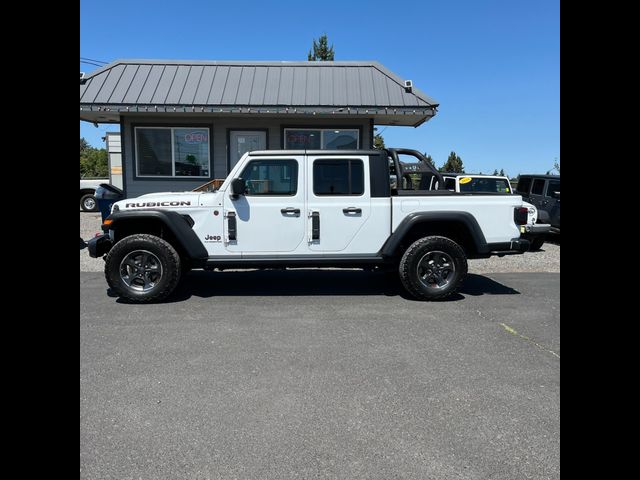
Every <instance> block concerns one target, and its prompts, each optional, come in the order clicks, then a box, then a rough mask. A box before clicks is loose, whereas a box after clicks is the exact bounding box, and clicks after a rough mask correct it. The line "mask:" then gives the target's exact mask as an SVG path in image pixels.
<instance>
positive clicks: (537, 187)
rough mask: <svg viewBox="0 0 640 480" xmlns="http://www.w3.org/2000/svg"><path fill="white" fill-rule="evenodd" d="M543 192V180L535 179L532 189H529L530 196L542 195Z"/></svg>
mask: <svg viewBox="0 0 640 480" xmlns="http://www.w3.org/2000/svg"><path fill="white" fill-rule="evenodd" d="M543 191H544V180H543V179H541V178H537V179H535V180H534V181H533V187H531V195H542V192H543Z"/></svg>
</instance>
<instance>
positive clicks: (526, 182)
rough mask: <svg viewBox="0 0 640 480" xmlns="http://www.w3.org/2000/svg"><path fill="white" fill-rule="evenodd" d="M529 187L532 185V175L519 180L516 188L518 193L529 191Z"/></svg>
mask: <svg viewBox="0 0 640 480" xmlns="http://www.w3.org/2000/svg"><path fill="white" fill-rule="evenodd" d="M529 187H531V177H525V178H521V179H520V180H518V186H517V187H516V190H517V191H518V193H529Z"/></svg>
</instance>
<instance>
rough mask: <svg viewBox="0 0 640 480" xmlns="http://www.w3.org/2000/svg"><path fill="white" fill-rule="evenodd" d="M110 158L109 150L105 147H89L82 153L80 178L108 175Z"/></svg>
mask: <svg viewBox="0 0 640 480" xmlns="http://www.w3.org/2000/svg"><path fill="white" fill-rule="evenodd" d="M108 165H109V160H108V156H107V150H106V149H104V148H93V147H87V149H86V150H85V151H84V153H83V154H81V155H80V178H82V177H108V176H109V168H108Z"/></svg>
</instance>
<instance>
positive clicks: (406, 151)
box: [385, 148, 445, 190]
mask: <svg viewBox="0 0 640 480" xmlns="http://www.w3.org/2000/svg"><path fill="white" fill-rule="evenodd" d="M385 150H386V151H387V153H388V154H389V156H390V157H391V159H392V160H393V163H394V164H395V166H396V172H397V174H398V179H400V178H401V177H402V168H400V159H399V158H398V155H411V156H412V157H416V158H417V159H418V160H420V161H421V162H422V163H423V164H424V165H425V166H426V167H427V168H428V169H429V170H431V172H433V174H434V175H435V176H436V178H437V179H438V190H445V188H444V178H443V177H442V174H441V173H440V172H439V171H438V170H436V169H435V167H434V166H433V165H431V162H429V161H427V158H426V157H425V156H424V155H423V154H422V153H420V152H419V151H417V150H411V149H410V148H386V149H385Z"/></svg>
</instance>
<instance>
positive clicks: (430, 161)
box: [423, 152, 436, 168]
mask: <svg viewBox="0 0 640 480" xmlns="http://www.w3.org/2000/svg"><path fill="white" fill-rule="evenodd" d="M423 155H424V156H425V158H426V159H427V161H428V162H429V163H430V164H431V166H432V167H433V168H436V162H434V161H433V158H431V155H427V152H425V153H424V154H423Z"/></svg>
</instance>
